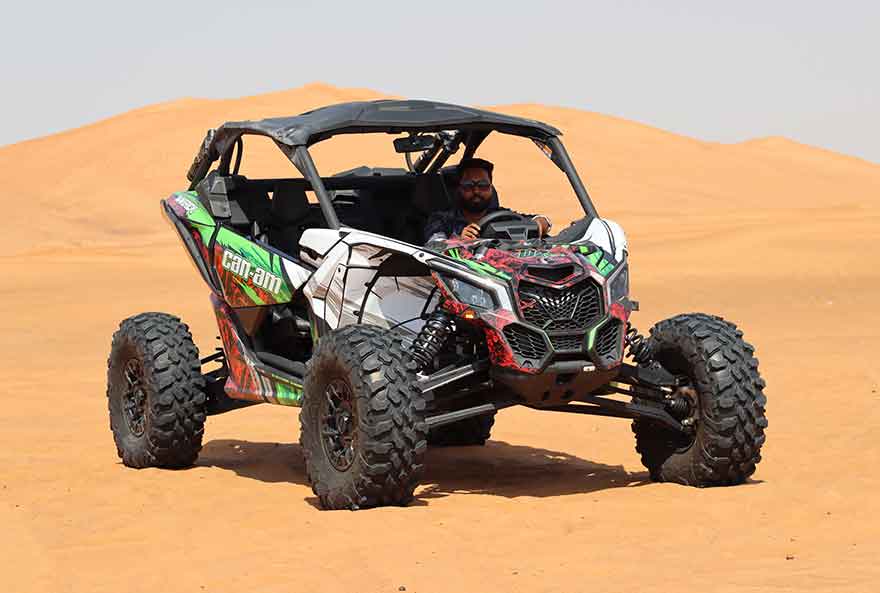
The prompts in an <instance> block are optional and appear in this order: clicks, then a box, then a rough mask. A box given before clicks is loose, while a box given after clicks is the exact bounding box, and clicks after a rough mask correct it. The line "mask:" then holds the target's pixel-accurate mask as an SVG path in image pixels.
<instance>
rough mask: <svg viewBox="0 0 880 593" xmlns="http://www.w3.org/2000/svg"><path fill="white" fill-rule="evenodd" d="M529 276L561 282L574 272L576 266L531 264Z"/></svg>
mask: <svg viewBox="0 0 880 593" xmlns="http://www.w3.org/2000/svg"><path fill="white" fill-rule="evenodd" d="M528 274H529V276H534V277H535V278H540V279H542V280H546V281H548V282H559V281H560V280H565V279H566V278H568V277H569V276H571V275H572V274H574V266H553V267H548V268H545V267H543V266H529V268H528Z"/></svg>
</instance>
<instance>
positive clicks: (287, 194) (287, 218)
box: [272, 185, 309, 224]
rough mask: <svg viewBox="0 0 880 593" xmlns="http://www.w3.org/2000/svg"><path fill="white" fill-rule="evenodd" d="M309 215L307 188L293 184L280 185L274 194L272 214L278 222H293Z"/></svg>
mask: <svg viewBox="0 0 880 593" xmlns="http://www.w3.org/2000/svg"><path fill="white" fill-rule="evenodd" d="M308 215H309V199H308V197H306V190H304V189H302V188H300V187H296V186H293V185H278V186H276V187H275V192H274V193H273V194H272V216H273V217H274V219H275V222H276V223H280V224H291V223H295V222H299V221H300V220H302V219H303V218H305V217H307V216H308Z"/></svg>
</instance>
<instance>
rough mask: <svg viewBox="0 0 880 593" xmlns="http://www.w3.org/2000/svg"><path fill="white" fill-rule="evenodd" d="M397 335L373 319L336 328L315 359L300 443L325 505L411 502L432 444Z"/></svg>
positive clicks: (348, 506) (308, 373)
mask: <svg viewBox="0 0 880 593" xmlns="http://www.w3.org/2000/svg"><path fill="white" fill-rule="evenodd" d="M414 366H415V365H414V364H413V363H412V361H411V359H410V357H409V354H408V353H407V352H406V350H404V349H403V348H402V346H401V342H400V340H398V339H394V336H393V334H391V333H389V332H387V331H385V330H383V329H380V328H377V327H371V326H366V325H350V326H347V327H344V328H342V329H339V330H336V331H332V332H330V333H329V334H327V335H325V336H324V337H322V338H321V340H320V341H319V342H318V345H317V347H316V348H315V352H314V354H313V356H312V358H311V360H310V361H309V363H308V368H307V371H306V377H305V386H304V393H305V395H304V401H303V408H302V411H301V412H300V426H301V429H300V444H301V446H302V451H303V456H304V457H305V462H306V473H307V474H308V478H309V482H310V483H311V485H312V490H313V491H314V493H315V494H316V495H317V496H318V498H319V499H320V501H321V506H323V507H324V508H325V509H351V510H356V509H361V508H367V507H376V506H387V505H405V504H407V503H409V502H410V501H411V500H412V498H413V491H414V490H415V488H416V486H418V484H419V480H420V478H421V476H422V473H423V469H424V463H423V459H424V454H425V450H426V449H427V431H428V427H427V423H426V422H425V398H424V396H423V395H422V393H421V391H420V390H419V389H418V388H417V387H416V376H415V371H414V370H413V368H414Z"/></svg>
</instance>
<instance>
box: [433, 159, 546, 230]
mask: <svg viewBox="0 0 880 593" xmlns="http://www.w3.org/2000/svg"><path fill="white" fill-rule="evenodd" d="M494 168H495V165H493V164H492V163H490V162H489V161H487V160H484V159H464V160H463V161H461V163H460V164H459V165H458V193H457V196H458V200H457V201H456V202H457V203H456V207H455V208H453V209H452V210H441V211H438V212H434V213H433V214H431V216H430V218H428V222H427V223H426V224H425V243H428V242H429V241H442V240H444V239H449V238H452V237H459V238H461V239H476V238H478V237H479V236H480V226H479V225H478V224H477V221H478V220H480V219H481V218H483V217H484V216H486V215H487V214H490V213H492V212H495V211H497V210H508V209H507V208H501V207H500V206H498V205H493V204H492V170H493V169H494ZM523 216H526V217H531V218H532V220H534V221H535V222H536V223H537V224H538V236H540V237H543V236H544V235H546V234H547V232H548V231H549V230H550V227H551V226H552V225H551V222H550V219H549V218H548V217H546V216H544V215H543V214H539V215H537V216H532V215H530V214H524V215H523Z"/></svg>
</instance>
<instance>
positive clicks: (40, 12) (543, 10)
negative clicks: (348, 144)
mask: <svg viewBox="0 0 880 593" xmlns="http://www.w3.org/2000/svg"><path fill="white" fill-rule="evenodd" d="M0 6H2V15H3V27H2V31H0V77H2V93H0V105H2V110H0V113H2V118H3V120H2V125H0V144H9V143H13V142H17V141H19V140H23V139H27V138H33V137H36V136H42V135H45V134H49V133H52V132H57V131H61V130H64V129H67V128H72V127H76V126H80V125H83V124H86V123H90V122H93V121H96V120H98V119H101V118H104V117H108V116H111V115H115V114H117V113H120V112H123V111H127V110H129V109H132V108H135V107H140V106H143V105H148V104H151V103H156V102H160V101H167V100H171V99H176V98H179V97H184V96H189V97H209V98H225V97H239V96H245V95H253V94H258V93H263V92H269V91H277V90H283V89H288V88H292V87H297V86H301V85H303V84H305V83H308V82H312V81H323V82H328V83H330V84H334V85H338V86H348V87H366V88H371V89H375V90H377V91H382V92H386V93H391V94H395V95H401V96H407V97H413V98H428V99H438V100H445V101H450V102H457V103H464V104H483V105H491V104H504V103H521V102H535V103H544V104H549V105H563V106H568V107H576V108H581V109H587V110H590V111H597V112H600V113H607V114H611V115H616V116H620V117H624V118H627V119H631V120H635V121H639V122H643V123H647V124H650V125H653V126H657V127H660V128H664V129H667V130H671V131H673V132H677V133H681V134H686V135H689V136H693V137H696V138H700V139H703V140H713V141H721V142H737V141H741V140H746V139H749V138H754V137H761V136H787V137H789V138H792V139H794V140H797V141H800V142H805V143H808V144H813V145H816V146H821V147H825V148H829V149H832V150H836V151H839V152H843V153H846V154H851V155H855V156H860V157H862V158H865V159H868V160H871V161H874V162H880V74H878V72H880V66H878V64H877V61H878V59H880V2H876V1H874V2H867V1H837V2H810V1H801V2H795V1H788V0H785V1H782V0H780V1H773V0H765V1H761V2H758V1H751V0H747V1H740V2H717V1H707V0H702V1H681V2H674V1H664V2H661V1H654V2H647V1H645V2H635V1H630V2H627V1H610V0H609V1H605V2H594V1H583V2H554V1H549V0H545V1H543V2H542V1H533V2H511V1H502V0H492V1H486V2H477V1H475V0H471V1H468V2H460V1H457V0H447V1H442V2H423V1H417V0H410V1H408V2H397V1H394V2H382V1H381V0H372V1H367V0H362V1H359V2H342V1H339V0H325V1H323V2H304V1H288V2H265V1H260V0H250V1H249V2H243V1H237V2H223V1H219V0H215V1H213V2H203V1H201V0H199V1H195V0H177V1H176V2H167V1H165V0H153V1H151V2H119V1H118V0H117V1H115V2H109V1H107V2H98V1H88V0H83V1H79V2H65V3H61V2H43V1H31V2H15V3H13V2H3V3H2V4H0Z"/></svg>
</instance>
